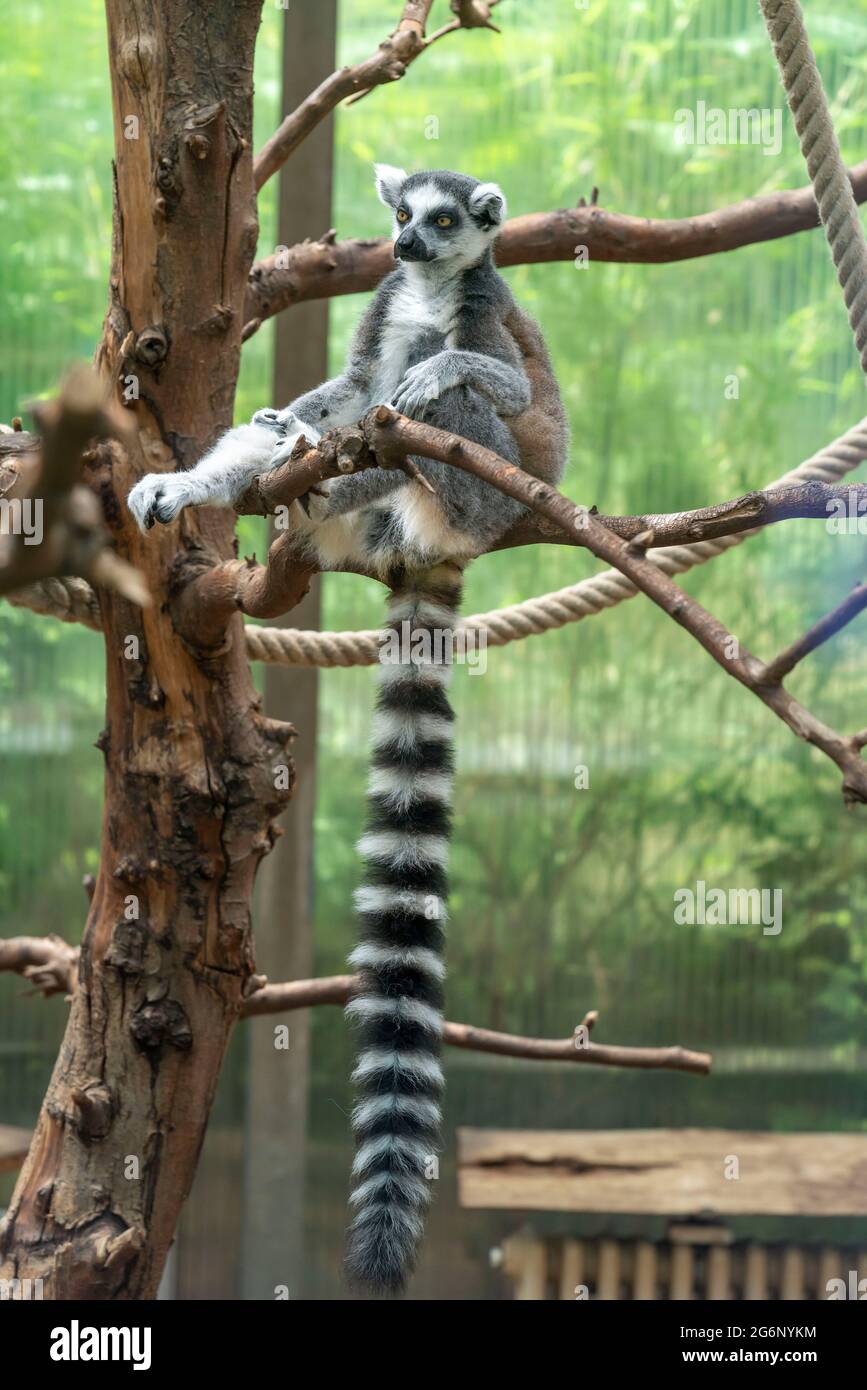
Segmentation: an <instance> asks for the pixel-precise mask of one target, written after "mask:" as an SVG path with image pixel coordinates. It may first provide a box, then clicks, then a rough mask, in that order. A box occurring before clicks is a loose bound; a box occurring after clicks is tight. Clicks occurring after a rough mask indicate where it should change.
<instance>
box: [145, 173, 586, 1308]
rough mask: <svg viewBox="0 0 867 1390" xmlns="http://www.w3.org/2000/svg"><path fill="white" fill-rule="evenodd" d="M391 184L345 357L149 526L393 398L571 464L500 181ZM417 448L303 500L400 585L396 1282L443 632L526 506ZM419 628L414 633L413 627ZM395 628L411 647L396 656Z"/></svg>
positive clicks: (435, 1098)
mask: <svg viewBox="0 0 867 1390" xmlns="http://www.w3.org/2000/svg"><path fill="white" fill-rule="evenodd" d="M376 184H377V190H378V192H379V196H380V198H381V199H382V201H383V202H384V203H385V204H386V205H387V206H388V207H390V208H391V209H392V211H393V214H394V229H393V230H394V236H395V243H394V251H395V256H396V258H397V259H398V261H399V266H398V268H397V269H396V270H394V271H393V272H392V273H391V274H390V275H389V276H388V277H387V278H386V279H385V280H384V281H383V282H382V284H381V285H380V287H379V289H378V291H377V293H376V295H375V297H374V299H373V301H372V303H371V304H370V306H369V308H368V310H367V312H366V313H365V315H364V317H363V318H362V320H361V323H360V325H359V328H358V330H357V333H356V336H355V339H354V342H353V344H352V347H351V349H350V352H349V357H348V360H347V364H346V368H345V370H344V371H343V373H342V374H341V375H340V376H338V377H336V378H335V379H334V380H333V381H329V382H326V383H325V384H324V385H323V386H320V387H317V388H316V389H315V390H313V391H309V392H307V394H306V395H303V396H301V397H299V399H298V400H296V401H293V402H292V404H291V405H290V406H289V407H287V409H285V410H283V411H279V412H278V411H274V410H262V411H259V412H258V413H257V414H256V415H254V417H253V421H252V423H251V424H249V425H241V426H240V427H238V428H237V429H234V430H230V431H229V432H228V434H226V435H224V436H223V438H222V439H221V440H220V441H219V442H218V443H217V445H216V447H215V448H214V449H213V450H212V451H211V453H209V454H208V455H207V456H206V457H205V458H204V459H203V460H202V462H201V463H199V464H198V465H197V466H196V467H195V468H193V469H191V470H190V471H189V472H187V473H177V474H169V475H166V474H151V475H150V476H149V477H146V478H143V479H142V480H141V481H140V482H139V483H137V484H136V486H135V488H133V490H132V492H131V493H130V497H129V505H130V507H131V509H132V511H133V513H134V514H135V516H136V518H137V519H138V521H139V524H140V525H141V526H142V527H147V526H151V525H153V523H154V521H155V520H158V521H162V522H169V521H171V520H172V519H173V518H174V517H175V516H176V515H177V513H178V512H179V511H180V510H181V508H182V507H184V506H185V505H187V504H189V503H196V504H202V503H211V504H214V503H217V504H226V505H231V503H232V502H233V501H234V500H235V499H236V498H237V497H239V496H240V494H241V493H242V492H243V491H244V490H245V488H246V487H247V486H248V485H249V483H250V482H251V481H252V479H253V478H254V477H255V475H256V474H257V473H260V472H262V471H264V470H266V469H269V468H274V467H276V466H277V465H278V464H279V463H282V462H284V461H285V460H286V459H287V458H288V457H289V455H290V453H291V451H292V448H293V446H294V444H295V442H296V440H297V439H298V438H299V437H300V436H301V435H305V436H306V437H307V439H308V440H309V441H311V442H314V441H315V440H316V439H318V438H319V435H320V431H322V430H326V429H330V428H331V427H333V426H336V425H345V424H351V423H353V422H355V421H356V420H358V419H359V417H360V416H361V415H362V414H363V413H364V412H365V411H366V410H368V409H369V408H370V407H371V406H374V405H377V404H380V403H383V402H386V403H390V404H392V405H393V406H395V407H396V408H397V409H398V410H401V411H402V412H404V413H405V414H407V415H410V416H413V417H414V418H415V419H418V420H424V421H426V422H428V423H430V424H432V425H437V426H440V427H441V428H443V429H447V430H450V431H452V432H453V433H455V434H459V435H463V436H464V437H465V438H467V439H471V440H474V441H476V442H477V443H479V444H484V445H486V446H487V447H488V448H489V449H493V450H494V451H495V452H496V453H498V454H499V455H500V456H501V457H502V458H504V459H507V460H509V462H511V463H514V464H518V465H520V466H521V467H523V468H524V469H526V470H527V471H528V472H530V473H532V474H534V475H535V476H536V477H539V478H543V479H545V481H547V482H552V483H555V482H557V481H558V480H559V479H560V477H561V475H562V473H563V468H564V465H565V459H566V452H567V445H568V438H567V428H566V422H565V417H564V413H563V407H562V404H561V401H560V394H559V391H558V388H557V382H556V380H555V377H554V374H553V370H552V368H551V364H550V361H549V358H548V354H547V351H546V349H545V344H544V341H543V339H542V336H541V333H540V332H539V329H538V328H537V326H536V324H535V323H534V322H533V320H532V319H531V318H529V317H528V315H526V314H525V313H524V312H523V311H522V310H520V309H519V308H518V306H517V305H516V304H515V301H514V300H513V298H512V295H511V293H510V291H509V289H508V287H507V286H506V284H505V282H504V281H503V280H502V279H501V278H500V276H499V275H498V274H497V272H496V270H495V269H494V264H493V259H492V246H493V242H494V240H495V238H496V235H497V233H498V231H499V229H500V227H501V225H502V222H503V218H504V216H505V207H506V203H505V198H504V197H503V194H502V193H501V191H500V189H499V188H498V187H497V186H496V185H495V184H493V183H481V182H479V181H478V180H477V179H473V178H469V177H468V176H466V175H464V174H454V173H450V172H448V171H444V170H434V171H432V172H429V173H416V174H412V175H409V176H407V174H406V173H404V171H403V170H402V169H395V168H392V167H391V166H390V165H383V164H380V165H377V167H376ZM275 436H276V438H275ZM414 462H415V463H416V465H417V466H418V468H419V470H420V472H421V473H422V474H423V475H424V477H425V478H427V479H428V481H429V482H430V484H431V485H432V486H433V488H434V489H435V495H432V494H431V493H430V492H429V491H427V490H426V489H425V487H424V486H423V485H421V484H420V483H419V482H418V481H417V480H415V479H410V478H407V476H406V475H405V474H404V473H402V472H399V471H397V470H388V471H386V470H384V469H378V468H374V469H368V470H365V471H362V472H359V473H357V474H350V475H349V476H345V477H340V478H337V479H335V480H333V481H332V482H331V483H330V484H324V485H323V486H322V488H321V489H319V490H317V492H316V493H315V494H308V495H307V497H306V498H305V499H303V505H298V506H295V507H293V508H292V514H293V524H294V526H295V529H296V531H297V534H298V538H299V546H300V547H301V548H303V549H305V550H306V551H307V552H308V553H310V554H312V556H313V557H314V558H315V559H316V561H317V562H318V563H319V564H320V566H321V567H323V568H326V569H327V568H329V567H333V566H337V565H342V564H347V563H348V564H352V563H353V562H355V563H357V564H359V565H362V566H363V567H364V568H365V569H367V570H369V571H370V570H372V571H374V572H376V573H378V574H379V575H380V576H381V577H382V578H383V579H384V580H385V581H386V582H387V583H388V584H389V586H390V588H391V596H390V600H389V604H388V616H387V624H386V628H385V630H384V633H383V648H382V651H381V660H380V668H379V680H380V688H379V694H378V699H377V709H376V715H375V728H374V742H373V765H372V771H371V774H370V781H369V785H368V792H369V811H368V820H367V829H366V831H365V834H364V835H363V836H362V838H361V840H360V842H359V850H360V852H361V854H362V856H363V857H364V859H365V861H366V875H365V886H364V887H362V888H360V889H359V890H358V892H357V894H356V903H357V908H358V913H359V917H360V921H361V943H360V945H359V946H358V947H357V948H356V950H355V951H354V952H353V954H352V956H351V961H352V963H353V965H354V966H355V967H356V969H357V970H358V972H359V975H360V978H361V986H360V990H359V992H358V993H357V994H356V996H355V998H354V999H353V1000H352V1002H351V1003H350V1004H349V1005H348V1008H347V1013H348V1014H349V1015H350V1017H351V1018H352V1019H353V1020H355V1021H356V1022H357V1023H358V1025H359V1029H360V1049H359V1056H358V1064H357V1066H356V1069H355V1072H354V1074H353V1080H354V1081H355V1083H356V1084H357V1087H358V1091H359V1102H358V1105H357V1106H356V1109H355V1112H354V1116H353V1127H354V1130H355V1135H356V1143H357V1152H356V1157H355V1163H354V1165H353V1175H354V1178H355V1183H356V1185H355V1189H354V1191H353V1193H352V1199H351V1200H352V1203H353V1205H354V1207H355V1209H356V1211H355V1216H354V1219H353V1221H352V1224H351V1227H350V1232H349V1248H348V1255H347V1267H348V1271H349V1273H350V1276H351V1277H352V1278H353V1279H354V1281H356V1282H359V1283H361V1284H363V1285H365V1286H367V1287H368V1288H371V1289H373V1290H376V1291H380V1292H381V1291H396V1290H398V1289H400V1288H401V1287H402V1286H403V1284H404V1283H405V1280H406V1277H407V1275H408V1273H409V1271H410V1270H411V1268H412V1265H413V1262H414V1258H415V1253H416V1250H417V1247H418V1243H419V1240H420V1238H421V1235H422V1228H423V1221H424V1213H425V1210H426V1207H427V1205H428V1202H429V1199H430V1193H431V1184H430V1181H429V1179H430V1177H431V1175H432V1172H431V1170H432V1165H433V1161H434V1156H435V1154H436V1152H437V1150H438V1147H439V1142H440V1099H441V1095H442V1089H443V1074H442V1070H441V1068H440V1062H439V1052H440V1040H441V1032H442V1003H443V983H442V982H443V976H444V973H445V970H444V964H443V947H444V924H445V917H446V909H445V899H446V854H447V841H448V833H449V819H450V800H451V779H452V723H453V715H452V711H451V708H450V706H449V702H448V698H447V696H446V686H447V684H448V679H449V675H450V659H449V654H450V647H449V642H448V640H445V641H444V640H443V639H444V638H445V639H449V638H450V637H451V635H452V633H453V631H454V628H455V626H456V624H457V622H458V611H459V602H460V594H461V573H462V568H463V565H464V563H465V562H466V560H467V559H468V558H469V557H470V556H472V555H476V554H479V553H480V552H482V551H484V550H486V549H488V548H489V547H490V546H491V545H492V544H493V543H494V542H495V541H497V540H498V539H499V538H500V537H501V536H503V535H504V533H505V532H506V531H507V530H508V529H509V527H510V526H511V525H512V523H513V522H515V521H516V520H517V519H518V517H519V516H520V515H521V514H522V512H523V508H522V507H521V505H520V504H519V503H517V502H515V501H513V500H512V499H511V498H508V497H506V496H504V495H503V494H502V493H500V492H498V491H497V490H496V489H494V488H492V487H490V486H488V485H487V484H485V483H483V482H480V481H479V480H478V479H476V478H474V477H472V476H471V475H470V474H468V473H464V472H462V471H460V470H459V469H457V468H452V467H450V466H449V465H448V464H443V463H440V462H436V461H433V460H430V459H424V458H418V459H416V460H414ZM406 624H408V625H409V626H408V627H407V626H406ZM407 634H411V637H412V640H411V642H409V643H407V642H406V641H405V640H404V641H403V642H402V641H401V639H402V638H403V639H405V637H406V635H407ZM395 645H396V646H397V650H398V651H399V652H400V653H401V655H400V657H399V659H397V660H396V661H394V660H388V659H387V658H386V652H388V653H389V654H391V653H392V652H393V651H394V648H395ZM408 648H409V650H408Z"/></svg>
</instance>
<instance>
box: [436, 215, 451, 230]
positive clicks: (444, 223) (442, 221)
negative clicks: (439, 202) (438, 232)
mask: <svg viewBox="0 0 867 1390" xmlns="http://www.w3.org/2000/svg"><path fill="white" fill-rule="evenodd" d="M453 220H454V219H453V218H451V217H446V215H445V213H443V215H442V217H438V218H437V226H438V227H450V226H451V225H452V222H453Z"/></svg>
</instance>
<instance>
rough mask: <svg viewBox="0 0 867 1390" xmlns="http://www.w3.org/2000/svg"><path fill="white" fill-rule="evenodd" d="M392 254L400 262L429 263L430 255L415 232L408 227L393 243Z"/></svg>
mask: <svg viewBox="0 0 867 1390" xmlns="http://www.w3.org/2000/svg"><path fill="white" fill-rule="evenodd" d="M394 254H395V256H397V258H398V260H401V261H429V260H430V259H431V253H430V251H429V250H428V249H427V247H426V246H425V244H424V242H423V241H422V239H421V237H420V236H419V235H418V233H417V232H414V231H412V230H411V229H410V228H409V227H408V228H407V230H406V231H405V232H401V234H400V236H399V237H398V239H397V241H396V242H395V243H394Z"/></svg>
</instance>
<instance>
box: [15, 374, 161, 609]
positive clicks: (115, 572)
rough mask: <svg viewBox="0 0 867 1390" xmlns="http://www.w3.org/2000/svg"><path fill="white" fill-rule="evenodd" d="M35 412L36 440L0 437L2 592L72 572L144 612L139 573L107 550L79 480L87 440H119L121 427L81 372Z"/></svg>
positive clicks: (98, 387)
mask: <svg viewBox="0 0 867 1390" xmlns="http://www.w3.org/2000/svg"><path fill="white" fill-rule="evenodd" d="M32 413H33V416H34V419H35V420H36V423H37V425H38V427H39V431H40V436H41V438H39V439H37V437H36V436H34V435H31V434H25V433H24V432H14V433H7V432H5V431H4V432H3V433H2V434H0V594H6V593H9V592H11V591H13V590H16V589H20V588H22V587H23V586H25V585H28V584H33V583H36V582H37V581H39V580H43V579H47V578H49V577H51V576H54V575H67V574H71V575H83V576H84V577H85V578H86V579H89V580H90V581H91V583H93V584H96V585H101V586H103V587H105V588H111V589H115V590H117V592H118V593H120V594H123V596H124V597H125V598H128V599H131V600H132V601H133V602H134V603H137V604H139V605H140V606H142V607H144V606H146V605H147V604H148V603H149V602H150V596H149V594H148V592H147V589H146V588H145V585H144V581H143V580H142V578H141V575H140V574H139V573H138V571H137V570H135V569H133V567H132V566H131V565H129V564H127V562H126V561H125V560H121V559H120V557H119V556H118V555H116V554H115V552H114V551H113V550H112V549H111V548H110V543H109V536H108V533H107V531H106V530H105V527H104V525H103V517H102V509H101V507H100V504H99V502H98V500H97V498H96V496H95V495H94V493H93V492H92V491H91V490H90V488H88V487H85V486H83V485H82V484H81V483H80V481H79V479H80V476H81V466H82V459H83V456H84V455H85V451H86V449H87V446H88V445H89V444H90V442H91V441H92V440H93V439H94V438H108V437H111V436H116V435H118V434H122V433H123V432H124V430H125V429H126V428H127V426H126V421H125V420H124V419H123V417H122V415H121V414H120V413H119V412H118V411H117V410H114V409H113V408H112V407H111V405H110V404H109V402H108V400H107V397H106V394H105V390H104V387H103V384H102V382H101V381H100V380H99V378H98V377H97V376H96V375H95V374H94V373H93V372H91V371H90V370H89V369H85V368H80V369H77V370H76V371H74V372H71V373H70V374H69V375H68V377H67V378H66V380H65V381H64V382H63V384H62V386H61V388H60V393H59V395H58V396H57V398H56V399H55V400H53V401H46V402H39V403H38V404H36V405H34V406H33V407H32Z"/></svg>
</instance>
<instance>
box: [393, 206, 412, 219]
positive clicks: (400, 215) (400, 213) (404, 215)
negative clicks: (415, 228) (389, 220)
mask: <svg viewBox="0 0 867 1390" xmlns="http://www.w3.org/2000/svg"><path fill="white" fill-rule="evenodd" d="M395 217H396V218H397V220H398V222H408V221H409V213H408V212H407V210H406V208H398V210H397V212H396V213H395Z"/></svg>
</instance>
